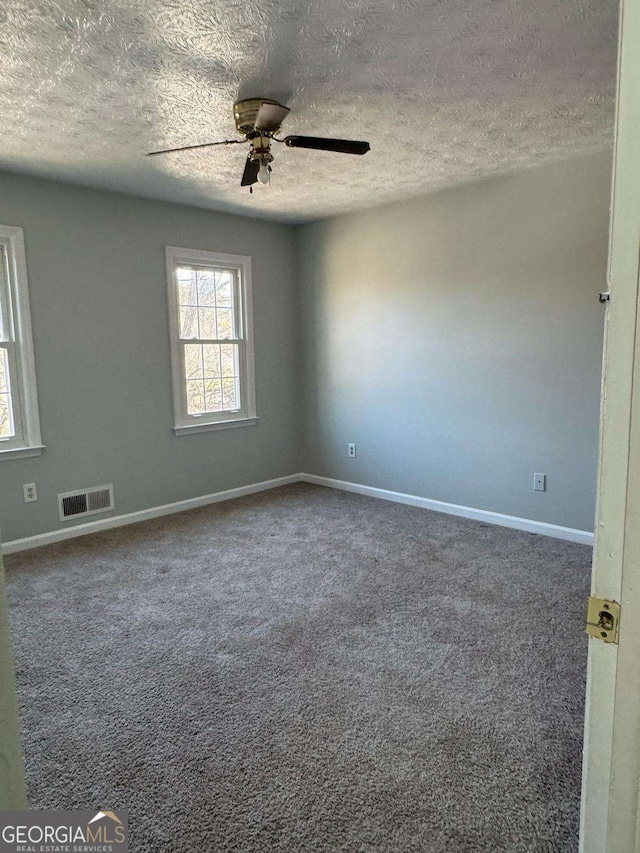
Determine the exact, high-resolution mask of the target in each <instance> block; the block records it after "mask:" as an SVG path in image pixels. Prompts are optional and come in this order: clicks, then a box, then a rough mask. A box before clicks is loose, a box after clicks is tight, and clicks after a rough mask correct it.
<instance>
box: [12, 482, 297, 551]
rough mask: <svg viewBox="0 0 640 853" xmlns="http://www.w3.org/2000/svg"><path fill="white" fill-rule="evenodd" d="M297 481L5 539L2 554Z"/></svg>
mask: <svg viewBox="0 0 640 853" xmlns="http://www.w3.org/2000/svg"><path fill="white" fill-rule="evenodd" d="M299 482H300V474H289V475H288V476H287V477H278V478H276V479H275V480H264V481H263V482H262V483H251V484H250V485H248V486H240V487H238V488H237V489H227V490H226V491H224V492H214V493H213V494H211V495H202V496H201V497H199V498H188V499H187V500H185V501H176V503H171V504H163V505H162V506H153V507H150V508H149V509H141V510H138V511H137V512H129V513H127V514H126V515H114V516H112V517H111V518H101V519H99V520H98V521H89V522H87V523H86V524H74V525H73V527H64V528H62V529H61V530H51V531H50V532H48V533H39V534H38V535H36V536H27V537H26V538H25V539H13V540H12V541H11V542H4V543H3V545H2V553H3V554H14V553H15V552H16V551H26V550H27V549H29V548H39V547H40V546H41V545H51V544H52V543H54V542H61V541H62V540H63V539H74V538H75V537H76V536H86V535H87V534H89V533H97V532H98V531H99V530H111V529H112V528H114V527H124V526H125V525H127V524H135V523H136V522H138V521H147V520H148V519H150V518H159V517H160V516H162V515H172V514H173V513H175V512H185V510H188V509H196V508H197V507H199V506H206V505H207V504H215V503H219V502H220V501H228V500H231V499H232V498H241V497H243V496H244V495H252V494H255V493H256V492H266V491H267V490H268V489H275V488H277V487H278V486H286V485H288V484H289V483H299Z"/></svg>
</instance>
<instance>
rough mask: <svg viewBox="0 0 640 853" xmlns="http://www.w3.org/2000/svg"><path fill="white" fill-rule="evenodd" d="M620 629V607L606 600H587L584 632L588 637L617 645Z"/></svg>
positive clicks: (615, 602) (592, 597)
mask: <svg viewBox="0 0 640 853" xmlns="http://www.w3.org/2000/svg"><path fill="white" fill-rule="evenodd" d="M619 628H620V605H619V604H618V602H617V601H609V599H608V598H596V597H595V595H592V596H591V598H588V599H587V624H586V627H585V630H586V632H587V634H588V635H589V636H590V637H595V638H596V639H597V640H602V641H603V643H617V642H618V632H619Z"/></svg>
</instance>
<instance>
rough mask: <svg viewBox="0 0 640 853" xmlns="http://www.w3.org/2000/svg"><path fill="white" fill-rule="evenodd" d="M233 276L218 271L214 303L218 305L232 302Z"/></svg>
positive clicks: (229, 304) (228, 304)
mask: <svg viewBox="0 0 640 853" xmlns="http://www.w3.org/2000/svg"><path fill="white" fill-rule="evenodd" d="M232 287H233V276H232V275H231V273H228V272H220V273H218V274H217V276H216V304H217V306H218V307H221V306H225V305H227V306H231V304H232Z"/></svg>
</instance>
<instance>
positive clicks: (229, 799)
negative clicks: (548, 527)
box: [6, 485, 590, 853]
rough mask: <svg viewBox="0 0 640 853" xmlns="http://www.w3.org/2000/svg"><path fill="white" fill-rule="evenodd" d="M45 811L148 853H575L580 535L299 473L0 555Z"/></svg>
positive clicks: (31, 777)
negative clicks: (112, 817) (123, 818)
mask: <svg viewBox="0 0 640 853" xmlns="http://www.w3.org/2000/svg"><path fill="white" fill-rule="evenodd" d="M6 564H7V570H8V582H9V593H10V602H11V618H12V628H13V637H14V643H15V655H16V661H17V678H18V692H19V701H20V706H21V714H22V721H23V726H24V743H25V749H26V760H27V773H28V785H29V793H30V797H31V804H32V807H34V808H36V807H37V808H45V807H46V808H83V809H86V808H98V807H101V808H116V809H125V810H126V811H127V812H128V814H129V825H130V828H131V838H132V850H133V851H135V853H143V851H161V853H170V851H181V853H186V851H196V850H198V851H238V853H258V851H260V853H265V852H267V853H270V851H305V853H306V851H310V853H311V851H313V853H316V851H323V852H324V853H329V851H331V853H334V851H385V853H405V851H420V853H425V851H426V852H427V853H428V851H436V850H437V851H446V853H463V851H464V853H467V851H468V853H472V851H473V853H478V851H491V853H497V852H498V851H509V853H516V852H517V851H553V853H558V851H574V850H576V849H577V826H578V808H579V792H580V754H581V745H582V715H583V696H584V681H585V666H586V650H587V640H586V637H585V635H584V633H583V625H582V610H583V601H584V598H585V597H586V595H587V594H588V590H589V564H590V550H589V549H588V548H586V547H584V546H580V545H574V544H570V543H567V542H561V541H558V540H554V539H548V538H545V537H542V536H535V535H533V534H527V533H520V532H516V531H512V530H506V529H504V528H498V527H490V526H488V525H484V524H481V523H478V522H474V521H467V520H464V519H458V518H454V517H451V516H445V515H439V514H436V513H431V512H426V511H424V510H420V509H414V508H411V507H406V506H401V505H398V504H391V503H387V502H384V501H377V500H374V499H370V498H365V497H360V496H355V495H350V494H345V493H342V492H338V491H332V490H329V489H323V488H318V487H314V486H307V485H296V486H290V487H285V488H282V489H278V490H276V491H272V492H268V493H263V494H260V495H255V496H252V497H249V498H243V499H241V500H236V501H232V502H229V503H226V504H218V505H215V506H212V507H205V508H203V509H199V510H195V511H192V512H189V513H183V514H181V515H176V516H173V517H170V518H163V519H159V520H157V521H152V522H146V523H144V524H138V525H136V526H132V527H126V528H120V529H118V530H113V531H109V532H105V533H101V534H95V535H92V536H88V537H85V538H82V539H76V540H73V541H69V542H65V543H61V544H59V545H56V546H50V547H47V548H41V549H39V550H37V551H31V552H24V553H22V554H17V555H14V556H12V557H8V558H7V560H6Z"/></svg>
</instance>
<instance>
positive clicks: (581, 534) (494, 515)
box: [2, 474, 593, 554]
mask: <svg viewBox="0 0 640 853" xmlns="http://www.w3.org/2000/svg"><path fill="white" fill-rule="evenodd" d="M290 483H313V484H314V485H316V486H327V487H328V488H330V489H340V490H341V491H343V492H355V494H358V495H367V496H368V497H371V498H381V499H382V500H385V501H394V502H395V503H402V504H408V505H409V506H417V507H421V508H422V509H430V510H433V511H434V512H444V513H447V514H448V515H458V516H461V517H462V518H473V519H475V520H476V521H484V522H486V523H487V524H498V525H501V526H502V527H512V528H514V529H515V530H525V531H527V532H529V533H539V534H541V535H542V536H553V537H554V538H556V539H567V540H568V541H569V542H578V543H580V544H581V545H593V533H591V532H589V531H588V530H575V529H574V528H573V527H560V526H559V525H557V524H548V523H547V522H545V521H532V520H531V519H528V518H518V517H517V516H514V515H503V514H502V513H500V512H490V511H489V510H485V509H474V508H473V507H469V506H460V505H459V504H450V503H445V502H444V501H436V500H432V499H431V498H421V497H418V496H417V495H406V494H403V493H402V492H391V491H389V490H388V489H377V488H375V487H374V486H363V485H361V484H360V483H348V482H346V481H345V480H333V479H331V478H330V477H320V476H318V475H316V474H289V475H288V476H287V477H277V478H276V479H275V480H264V481H263V482H262V483H251V484H250V485H248V486H239V487H238V488H237V489H227V490H226V491H224V492H214V493H213V494H211V495H202V496H201V497H199V498H188V499H187V500H185V501H177V502H176V503H170V504H163V505H162V506H154V507H150V508H149V509H141V510H138V511H137V512H130V513H127V514H126V515H115V516H112V517H111V518H101V519H99V520H98V521H89V522H87V523H86V524H75V525H73V527H64V528H62V529H60V530H51V531H49V532H48V533H40V534H37V535H36V536H27V537H26V538H24V539H13V540H12V541H10V542H5V543H3V545H2V552H3V554H14V553H16V552H17V551H26V550H27V549H29V548H38V547H40V546H41V545H51V544H53V543H54V542H61V541H62V540H64V539H74V538H75V537H77V536H87V535H88V534H89V533H97V532H98V531H100V530H111V529H112V528H114V527H124V526H125V525H127V524H135V523H136V522H138V521H147V520H148V519H151V518H159V517H160V516H163V515H172V514H173V513H175V512H185V511H186V510H189V509H196V508H197V507H200V506H207V505H208V504H214V503H219V502H220V501H228V500H232V499H233V498H240V497H243V496H244V495H252V494H255V493H256V492H265V491H267V490H268V489H275V488H277V487H278V486H286V485H289V484H290Z"/></svg>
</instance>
